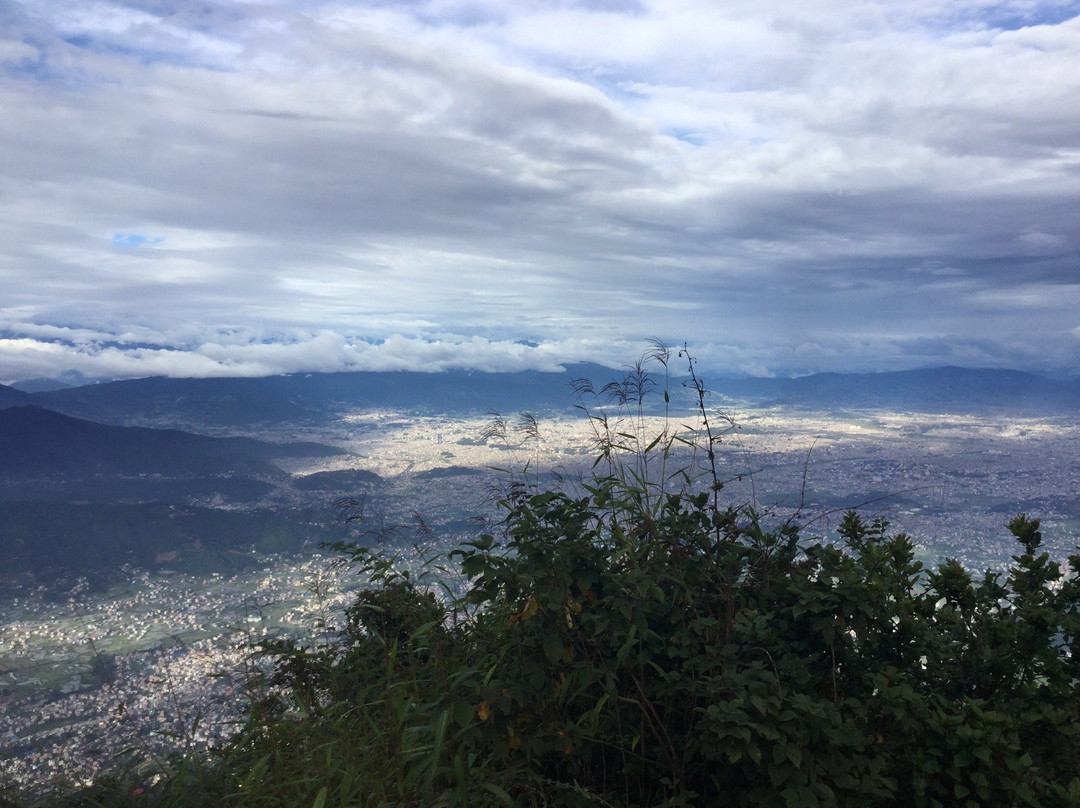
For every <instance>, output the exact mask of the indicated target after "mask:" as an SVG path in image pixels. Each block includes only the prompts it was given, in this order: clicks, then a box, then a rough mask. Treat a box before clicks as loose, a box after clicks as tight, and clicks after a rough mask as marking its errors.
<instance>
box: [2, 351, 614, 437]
mask: <svg viewBox="0 0 1080 808" xmlns="http://www.w3.org/2000/svg"><path fill="white" fill-rule="evenodd" d="M616 375H618V371H614V370H610V369H608V368H604V367H601V366H599V365H571V366H569V367H568V368H567V370H566V372H564V373H544V372H540V371H521V372H517V373H485V372H481V371H444V372H440V373H420V372H409V371H385V372H377V371H362V372H347V373H295V374H290V375H284V376H262V377H254V378H246V377H229V378H209V379H172V378H165V377H153V378H146V379H129V380H124V381H117V382H108V383H103V384H91V385H85V386H83V387H72V388H68V389H62V390H50V391H44V392H40V393H34V394H22V393H20V392H19V391H15V390H13V392H14V393H17V394H19V396H25V398H21V397H20V398H15V399H13V400H12V403H11V404H4V402H3V400H2V399H0V408H3V407H4V406H14V405H17V404H19V403H24V404H25V403H34V404H37V405H39V406H41V407H45V408H47V409H51V410H55V411H57V412H62V413H65V414H67V415H72V416H76V417H79V418H85V419H88V420H92V421H99V422H101V423H110V424H130V423H155V424H156V423H166V422H170V421H172V422H175V423H177V424H181V425H184V426H188V425H196V424H197V425H204V426H208V427H231V426H246V427H250V426H255V425H259V424H280V423H298V424H302V423H312V424H319V423H325V422H326V421H327V420H331V419H333V418H336V417H338V416H339V415H340V413H341V412H342V411H343V410H346V409H356V408H362V409H370V408H382V407H385V408H390V409H407V410H414V411H420V410H430V411H433V412H440V413H443V412H470V411H471V412H487V411H490V410H498V411H500V412H516V411H520V410H523V409H529V410H532V409H568V408H570V407H571V406H572V405H573V404H574V399H573V391H572V388H571V381H572V379H574V378H579V377H587V378H593V377H595V378H596V380H597V381H598V383H599V384H600V385H601V386H602V385H603V384H604V383H606V382H607V381H610V380H611V379H612V378H614V377H615V376H616ZM8 389H11V388H8Z"/></svg>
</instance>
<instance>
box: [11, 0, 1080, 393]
mask: <svg viewBox="0 0 1080 808" xmlns="http://www.w3.org/2000/svg"><path fill="white" fill-rule="evenodd" d="M1078 14H1080V3H1077V2H1075V1H1072V2H1050V1H1047V2H1028V1H1027V0H1011V1H1007V2H983V1H982V0H972V1H971V2H949V1H948V0H937V1H936V2H930V0H916V2H907V3H895V2H891V1H890V0H871V2H863V1H862V0H860V2H858V3H856V2H847V0H841V2H828V3H824V2H814V1H812V2H806V1H805V0H800V2H788V1H787V0H777V1H776V2H770V3H764V4H763V3H759V2H740V1H739V0H736V2H730V3H723V4H717V3H695V2H679V1H677V0H643V2H640V3H634V2H628V3H621V2H602V1H601V2H585V1H584V0H583V1H582V2H552V3H544V4H532V3H505V2H501V1H500V2H494V0H422V1H420V2H400V3H393V2H385V3H382V2H372V3H353V2H344V1H342V2H322V1H321V0H262V1H261V2H248V3H241V2H230V1H227V0H208V1H207V2H200V3H188V2H180V0H127V1H126V2H121V1H119V0H33V2H30V1H29V0H27V1H26V2H10V1H9V2H6V3H5V2H0V109H2V110H3V111H4V113H3V121H2V123H0V382H3V381H12V380H16V379H22V378H30V377H34V376H54V375H58V374H60V373H62V372H64V371H71V370H75V371H79V372H81V373H83V374H86V375H88V376H108V377H125V376H143V375H152V374H162V375H175V376H186V375H194V376H212V375H260V374H265V373H276V372H289V371H300V370H335V369H405V368H409V369H440V368H445V367H473V368H477V369H500V370H509V369H518V368H526V367H528V368H535V369H551V368H554V367H555V366H557V364H558V363H560V362H569V361H584V360H592V361H600V362H608V363H612V364H620V363H622V362H625V361H628V360H630V359H632V358H633V356H634V355H635V354H636V353H637V352H638V351H639V350H640V349H641V347H642V345H643V343H644V340H646V339H647V338H649V337H652V336H658V337H662V338H665V339H668V340H670V341H673V342H681V341H682V340H689V341H690V342H691V343H692V344H693V345H694V346H695V350H696V352H697V353H698V354H699V355H701V356H702V357H703V358H706V359H707V360H708V362H709V363H710V364H712V365H714V366H718V367H722V368H724V369H727V370H731V371H738V372H747V373H753V374H761V375H768V374H791V373H803V372H809V371H818V370H866V369H896V368H904V367H914V366H924V365H939V364H962V365H984V366H985V365H991V366H1013V367H1024V368H1028V369H1036V370H1042V371H1051V372H1070V371H1073V372H1075V371H1076V369H1077V368H1078V367H1080V216H1078V211H1080V71H1078V70H1077V67H1076V66H1077V65H1078V64H1080V17H1078Z"/></svg>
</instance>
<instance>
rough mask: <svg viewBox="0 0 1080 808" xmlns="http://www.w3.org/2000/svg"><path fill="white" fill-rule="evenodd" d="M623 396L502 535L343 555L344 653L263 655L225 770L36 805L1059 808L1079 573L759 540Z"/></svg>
mask: <svg viewBox="0 0 1080 808" xmlns="http://www.w3.org/2000/svg"><path fill="white" fill-rule="evenodd" d="M655 358H657V359H659V360H662V361H664V362H666V361H667V359H668V358H669V357H668V356H667V355H666V354H663V353H659V354H657V355H656V357H655ZM691 370H692V368H691ZM692 378H693V385H694V386H693V388H692V389H693V390H694V391H695V392H696V393H697V394H698V395H702V392H703V391H702V388H701V387H700V385H699V384H698V382H697V380H696V377H692ZM647 388H648V383H647V382H646V381H645V377H643V376H641V375H637V376H634V377H632V378H630V379H628V380H627V383H625V384H624V385H622V386H620V385H616V386H615V387H614V388H612V389H611V390H610V391H609V392H612V393H613V395H614V396H615V401H616V407H617V409H618V417H615V418H609V416H608V415H607V414H605V413H603V412H591V413H590V415H589V417H590V418H591V419H592V422H593V423H594V424H595V425H596V429H597V437H598V441H599V446H600V455H599V457H598V459H597V464H596V466H594V473H593V475H592V477H591V478H589V479H588V480H586V481H585V483H584V484H583V485H582V487H580V488H575V489H571V490H559V489H556V488H551V487H546V484H545V485H541V484H540V483H539V480H540V478H539V477H535V476H530V475H528V474H523V475H518V474H515V475H513V476H512V477H511V478H510V480H509V482H508V488H507V490H506V492H505V495H504V497H503V499H502V501H501V505H502V507H503V509H504V514H505V518H504V519H503V520H502V521H501V522H499V523H498V524H495V525H492V526H491V527H490V529H489V530H488V531H487V532H484V533H482V534H481V535H480V536H478V537H477V538H476V539H474V540H472V541H469V542H466V543H465V544H463V545H462V546H460V547H458V548H457V549H456V550H454V551H452V552H451V553H449V554H448V555H447V556H442V557H438V558H433V559H427V560H426V561H425V562H424V563H421V564H419V565H417V564H413V563H409V559H408V558H407V556H406V555H394V554H393V552H383V551H378V550H374V549H371V548H370V547H365V546H360V545H358V544H339V545H337V546H336V547H335V549H336V550H337V551H338V552H340V553H342V554H343V555H344V556H345V557H346V558H347V559H348V560H349V561H350V563H351V564H352V565H353V567H354V570H355V573H356V575H358V576H361V579H362V580H363V581H364V582H365V586H364V588H363V589H362V590H361V591H360V593H359V595H358V596H357V598H356V600H355V602H354V603H353V604H352V606H351V607H349V608H348V610H347V612H346V615H345V617H346V621H345V626H346V627H345V629H344V630H343V631H341V632H340V633H327V632H325V631H323V630H320V629H319V627H313V630H312V633H311V634H310V635H309V636H306V637H303V638H300V639H292V640H290V639H284V638H278V639H271V640H265V641H263V642H262V643H261V644H260V645H259V646H258V648H257V649H256V650H257V652H258V654H259V656H260V657H261V658H262V660H263V661H264V662H265V663H266V665H267V667H264V668H263V669H262V673H261V674H260V675H256V676H253V678H252V679H251V680H250V682H249V686H250V696H251V713H250V719H249V721H248V723H247V724H246V726H245V727H243V729H242V730H241V731H240V732H239V734H238V735H237V737H236V738H235V739H234V741H233V742H232V743H230V744H229V745H227V746H226V747H225V748H223V749H220V750H218V751H217V752H216V753H214V754H212V755H209V756H198V755H195V756H187V757H184V756H180V755H177V756H176V757H175V758H172V759H164V760H163V759H160V758H159V759H155V760H139V759H138V758H136V759H134V760H133V761H132V762H131V765H130V766H129V767H128V768H127V769H125V770H122V771H119V772H118V773H117V775H116V776H115V778H113V779H107V780H103V781H100V782H99V783H97V784H96V785H95V786H93V787H91V788H89V789H83V790H81V791H79V792H77V793H76V794H75V795H73V796H68V797H56V796H54V798H53V799H52V802H53V804H56V805H71V806H74V805H80V806H81V805H119V806H123V805H130V806H135V805H148V804H149V805H153V806H162V807H164V806H225V805H230V806H247V805H251V806H256V805H257V806H267V805H270V806H272V805H279V806H301V805H302V806H307V805H311V806H317V807H318V808H324V806H328V805H342V806H345V805H370V806H377V805H415V806H426V805H472V806H483V805H510V806H515V805H535V806H541V805H544V806H546V805H567V806H577V805H581V806H585V805H603V806H613V805H614V806H659V805H672V806H674V805H726V804H732V805H745V806H784V807H785V808H795V807H796V806H798V807H799V808H802V807H803V806H815V805H821V806H827V805H833V806H889V807H894V808H901V807H902V806H903V807H906V806H913V807H914V806H919V808H923V807H924V806H925V807H927V808H929V806H972V807H978V806H1075V805H1076V804H1078V802H1080V724H1078V723H1077V721H1076V716H1077V710H1078V707H1080V701H1078V691H1077V682H1078V680H1080V657H1078V656H1077V652H1078V651H1080V580H1078V578H1077V576H1076V574H1075V572H1074V571H1075V570H1076V569H1078V568H1080V556H1077V555H1074V556H1072V557H1071V558H1070V559H1069V569H1062V568H1061V567H1060V566H1059V565H1058V564H1057V563H1054V562H1052V561H1051V560H1050V558H1049V556H1048V555H1047V554H1046V553H1045V552H1043V551H1042V549H1041V533H1040V526H1039V522H1038V521H1037V520H1035V519H1031V518H1029V517H1027V516H1024V515H1020V516H1016V517H1015V518H1013V519H1012V520H1011V521H1010V523H1009V525H1008V530H1009V531H1010V532H1011V533H1012V535H1013V536H1014V538H1015V540H1016V542H1017V552H1016V555H1015V556H1014V557H1013V563H1012V566H1011V568H1010V569H1009V570H1008V571H1007V572H1004V573H992V572H987V573H985V574H983V575H981V576H980V575H975V574H973V573H972V572H971V571H968V570H966V569H964V568H963V567H962V566H961V565H960V564H958V563H957V562H955V561H952V560H947V561H945V562H943V563H941V564H939V565H937V566H936V567H934V568H926V567H924V566H923V565H922V564H921V563H919V562H918V561H916V560H915V559H914V552H913V545H912V541H911V540H910V539H909V538H908V537H907V536H905V535H903V534H896V533H893V532H891V531H890V529H889V526H888V524H887V523H886V522H884V521H882V520H873V521H869V522H868V521H865V520H864V519H862V518H860V517H859V516H858V515H857V514H855V513H848V514H847V515H846V516H845V517H844V519H843V521H842V524H841V527H840V530H839V536H838V540H835V541H834V540H831V539H829V537H824V536H816V535H814V534H813V532H812V530H811V529H810V528H808V527H800V526H799V525H797V524H795V523H794V522H786V523H782V524H776V525H771V526H770V525H766V524H765V523H764V521H763V520H762V518H761V517H760V516H759V515H758V514H757V513H756V512H755V511H754V510H753V509H752V508H750V507H721V506H719V504H718V503H719V499H718V493H719V491H720V490H721V489H722V488H723V487H724V486H725V485H726V484H727V483H726V481H725V480H724V479H723V478H722V477H721V475H720V473H719V471H718V469H717V465H716V454H715V447H716V444H717V442H718V441H720V440H721V439H722V435H721V434H720V433H719V432H718V431H717V430H716V425H715V424H712V423H710V421H709V417H708V413H707V412H706V410H705V408H704V407H702V409H701V416H702V418H701V422H700V424H699V425H697V427H695V428H694V429H689V430H686V429H679V430H675V429H673V430H671V431H667V430H665V431H664V432H662V433H661V434H660V435H656V436H652V437H649V436H645V435H643V434H641V433H640V432H635V431H634V423H635V413H637V412H639V410H637V403H638V402H639V401H640V397H641V395H643V394H644V393H645V392H647ZM582 390H583V391H584V392H587V391H588V388H586V387H583V388H582ZM680 447H681V448H683V449H692V450H696V453H695V454H693V456H692V458H693V459H692V462H691V463H690V464H689V465H681V466H679V467H677V468H669V467H668V463H669V461H671V460H672V458H673V457H675V456H676V454H675V450H676V449H677V448H680ZM683 456H684V455H683ZM356 516H357V520H358V522H362V514H361V513H357V514H356ZM357 530H358V534H359V535H364V534H365V533H366V526H365V525H364V524H362V523H360V524H357ZM374 538H378V537H377V536H375V537H374Z"/></svg>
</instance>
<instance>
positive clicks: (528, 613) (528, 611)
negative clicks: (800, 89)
mask: <svg viewBox="0 0 1080 808" xmlns="http://www.w3.org/2000/svg"><path fill="white" fill-rule="evenodd" d="M538 611H540V604H539V603H537V602H536V598H535V597H533V596H532V595H529V602H528V603H526V604H525V608H524V609H522V610H521V619H522V620H528V619H529V618H530V617H535V616H536V613H537V612H538Z"/></svg>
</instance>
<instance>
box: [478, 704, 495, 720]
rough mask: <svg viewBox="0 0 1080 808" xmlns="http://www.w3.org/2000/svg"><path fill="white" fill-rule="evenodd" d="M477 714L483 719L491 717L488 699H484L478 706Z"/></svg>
mask: <svg viewBox="0 0 1080 808" xmlns="http://www.w3.org/2000/svg"><path fill="white" fill-rule="evenodd" d="M476 716H477V718H479V719H480V720H481V721H487V720H488V719H489V718H490V717H491V707H490V706H488V703H487V702H486V701H482V702H480V703H479V704H478V705H477V706H476Z"/></svg>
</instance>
